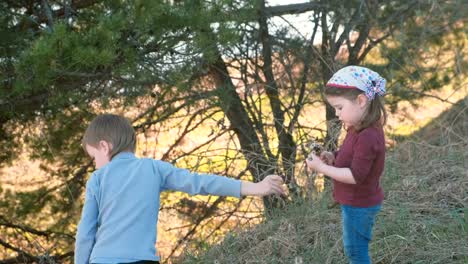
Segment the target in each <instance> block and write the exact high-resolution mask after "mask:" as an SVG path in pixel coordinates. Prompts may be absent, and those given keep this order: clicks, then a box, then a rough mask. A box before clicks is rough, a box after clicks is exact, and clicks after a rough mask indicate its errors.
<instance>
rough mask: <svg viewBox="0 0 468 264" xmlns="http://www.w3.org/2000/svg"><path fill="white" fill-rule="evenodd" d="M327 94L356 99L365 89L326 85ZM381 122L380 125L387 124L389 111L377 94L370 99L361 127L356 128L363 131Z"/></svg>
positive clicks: (351, 99)
mask: <svg viewBox="0 0 468 264" xmlns="http://www.w3.org/2000/svg"><path fill="white" fill-rule="evenodd" d="M324 94H325V96H340V97H344V98H346V99H348V100H350V101H354V100H356V98H357V97H358V96H359V95H360V94H364V92H363V91H361V90H359V89H355V88H338V87H334V86H326V87H325V91H324ZM364 95H365V94H364ZM377 122H379V124H380V125H382V126H383V125H385V123H386V122H387V111H385V107H384V103H383V99H382V98H381V97H380V96H379V95H377V94H376V95H375V97H374V99H372V100H370V99H369V105H368V107H367V109H366V112H365V113H364V116H363V117H362V119H361V123H360V124H359V127H356V128H355V129H356V130H358V131H361V130H363V129H365V128H368V127H370V126H372V125H374V124H376V123H377Z"/></svg>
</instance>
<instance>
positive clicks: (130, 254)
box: [75, 152, 241, 264]
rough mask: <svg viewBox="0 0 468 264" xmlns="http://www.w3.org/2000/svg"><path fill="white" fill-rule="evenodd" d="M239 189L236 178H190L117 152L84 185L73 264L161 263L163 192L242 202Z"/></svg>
mask: <svg viewBox="0 0 468 264" xmlns="http://www.w3.org/2000/svg"><path fill="white" fill-rule="evenodd" d="M240 186H241V182H240V181H238V180H235V179H230V178H227V177H221V176H216V175H200V174H197V173H190V172H189V171H188V170H185V169H179V168H176V167H174V166H172V165H171V164H170V163H166V162H163V161H158V160H153V159H146V158H142V159H139V158H137V157H135V155H134V154H133V153H130V152H124V153H119V154H118V155H116V156H115V157H114V158H113V159H112V160H111V162H109V163H108V164H107V165H105V166H103V167H102V168H100V169H98V170H96V171H95V172H94V173H93V174H92V175H91V178H90V179H89V180H88V182H87V184H86V198H85V203H84V206H83V212H82V216H81V221H80V224H79V226H78V231H77V234H76V244H75V263H76V264H84V263H125V262H134V261H138V260H159V257H158V256H156V249H155V244H156V236H157V230H156V226H157V222H158V212H159V194H160V192H161V191H164V190H177V191H182V192H186V193H189V194H191V195H194V194H214V195H219V196H234V197H240Z"/></svg>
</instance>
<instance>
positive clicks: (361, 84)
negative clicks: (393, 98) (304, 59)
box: [327, 66, 387, 100]
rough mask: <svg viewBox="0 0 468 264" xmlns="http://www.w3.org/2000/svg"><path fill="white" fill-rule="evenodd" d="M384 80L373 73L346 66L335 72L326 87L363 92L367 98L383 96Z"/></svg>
mask: <svg viewBox="0 0 468 264" xmlns="http://www.w3.org/2000/svg"><path fill="white" fill-rule="evenodd" d="M386 82H387V81H386V80H385V79H384V78H382V77H381V76H380V75H379V74H378V73H376V72H375V71H371V70H369V69H367V68H364V67H359V66H347V67H344V68H342V69H341V70H339V71H337V72H336V73H335V74H333V76H332V77H331V79H330V80H329V81H328V83H327V86H331V87H337V88H357V89H359V90H361V91H364V93H365V94H366V96H367V98H369V99H370V100H372V99H374V97H375V95H376V94H378V95H379V96H383V95H385V84H386Z"/></svg>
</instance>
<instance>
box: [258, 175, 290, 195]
mask: <svg viewBox="0 0 468 264" xmlns="http://www.w3.org/2000/svg"><path fill="white" fill-rule="evenodd" d="M258 184H260V185H261V187H260V189H261V190H263V192H262V191H261V194H260V195H261V196H265V195H270V194H279V195H284V189H283V186H282V185H283V179H282V178H281V177H280V176H278V175H268V176H266V177H265V179H263V180H262V181H261V182H259V183H258Z"/></svg>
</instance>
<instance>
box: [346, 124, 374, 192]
mask: <svg viewBox="0 0 468 264" xmlns="http://www.w3.org/2000/svg"><path fill="white" fill-rule="evenodd" d="M377 144H378V140H377V137H376V135H375V134H374V133H372V132H371V131H363V132H362V133H360V135H359V137H358V139H357V141H356V143H355V145H354V154H353V159H352V162H351V167H350V170H351V173H352V174H353V177H354V180H355V181H356V184H362V183H363V182H364V181H365V180H366V178H367V176H368V175H369V174H370V172H371V169H372V166H373V164H374V160H375V158H376V154H377V148H376V146H377Z"/></svg>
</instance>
